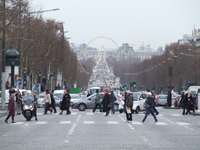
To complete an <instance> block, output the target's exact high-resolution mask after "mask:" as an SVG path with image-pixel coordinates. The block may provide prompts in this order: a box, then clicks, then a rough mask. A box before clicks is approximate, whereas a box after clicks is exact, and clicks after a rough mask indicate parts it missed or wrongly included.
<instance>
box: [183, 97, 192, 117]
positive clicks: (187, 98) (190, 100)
mask: <svg viewBox="0 0 200 150" xmlns="http://www.w3.org/2000/svg"><path fill="white" fill-rule="evenodd" d="M186 95H187V97H185V100H186V101H187V103H186V106H187V111H186V113H185V114H186V115H187V114H188V113H189V114H190V115H191V112H190V109H191V108H192V105H193V99H192V93H189V95H188V94H186Z"/></svg>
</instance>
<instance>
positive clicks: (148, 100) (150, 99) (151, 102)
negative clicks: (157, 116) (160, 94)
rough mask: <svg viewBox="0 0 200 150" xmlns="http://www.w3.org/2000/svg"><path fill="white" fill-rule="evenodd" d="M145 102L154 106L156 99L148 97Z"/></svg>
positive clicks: (150, 106)
mask: <svg viewBox="0 0 200 150" xmlns="http://www.w3.org/2000/svg"><path fill="white" fill-rule="evenodd" d="M145 102H146V103H147V104H149V108H153V106H154V99H153V97H148V98H147V100H146V101H145Z"/></svg>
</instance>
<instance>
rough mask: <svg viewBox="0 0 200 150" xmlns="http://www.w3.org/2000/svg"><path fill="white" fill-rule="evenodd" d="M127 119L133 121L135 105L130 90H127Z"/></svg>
mask: <svg viewBox="0 0 200 150" xmlns="http://www.w3.org/2000/svg"><path fill="white" fill-rule="evenodd" d="M126 93H127V95H126V119H127V122H129V121H132V111H131V110H132V107H133V96H132V95H130V91H129V90H127V91H126Z"/></svg>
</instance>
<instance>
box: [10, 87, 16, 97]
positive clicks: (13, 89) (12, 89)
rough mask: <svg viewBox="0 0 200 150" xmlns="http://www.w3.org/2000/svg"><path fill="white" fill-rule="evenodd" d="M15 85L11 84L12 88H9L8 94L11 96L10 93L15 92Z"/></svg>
mask: <svg viewBox="0 0 200 150" xmlns="http://www.w3.org/2000/svg"><path fill="white" fill-rule="evenodd" d="M15 92H16V91H15V87H14V86H12V88H11V89H10V90H9V93H10V96H11V94H15Z"/></svg>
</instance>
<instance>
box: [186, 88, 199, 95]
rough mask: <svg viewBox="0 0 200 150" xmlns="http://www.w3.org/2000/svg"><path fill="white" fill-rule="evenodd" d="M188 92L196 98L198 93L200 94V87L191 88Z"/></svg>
mask: <svg viewBox="0 0 200 150" xmlns="http://www.w3.org/2000/svg"><path fill="white" fill-rule="evenodd" d="M188 92H191V93H192V94H193V95H194V96H195V97H196V95H197V93H200V86H190V87H189V88H188Z"/></svg>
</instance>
